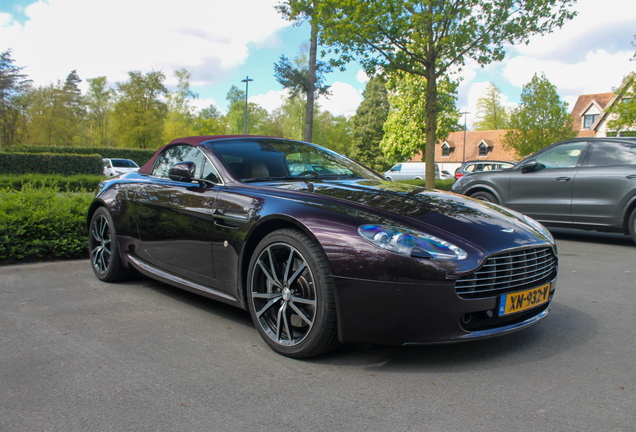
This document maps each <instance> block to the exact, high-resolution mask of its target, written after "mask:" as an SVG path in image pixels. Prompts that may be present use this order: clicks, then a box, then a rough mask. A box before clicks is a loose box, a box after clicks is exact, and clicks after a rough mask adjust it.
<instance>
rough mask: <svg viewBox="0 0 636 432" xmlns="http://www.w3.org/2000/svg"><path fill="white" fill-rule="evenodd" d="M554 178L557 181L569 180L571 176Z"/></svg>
mask: <svg viewBox="0 0 636 432" xmlns="http://www.w3.org/2000/svg"><path fill="white" fill-rule="evenodd" d="M555 180H556V181H558V182H564V181H570V180H571V177H557V178H555Z"/></svg>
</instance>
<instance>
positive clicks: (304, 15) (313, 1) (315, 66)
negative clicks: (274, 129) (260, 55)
mask: <svg viewBox="0 0 636 432" xmlns="http://www.w3.org/2000/svg"><path fill="white" fill-rule="evenodd" d="M318 1H319V0H286V1H284V2H283V3H279V4H278V5H277V6H276V9H277V10H278V12H279V13H281V14H282V15H283V17H284V18H285V19H287V20H289V21H294V22H295V23H297V24H300V23H302V22H303V21H305V20H309V21H310V24H311V36H310V38H309V61H308V62H305V61H303V62H302V64H303V65H304V64H307V74H306V81H305V79H304V78H303V74H300V75H294V74H293V73H292V72H293V70H291V69H289V68H288V69H285V68H284V67H283V69H281V71H280V72H281V74H280V78H282V79H283V81H281V80H279V82H280V83H281V84H282V85H283V87H285V88H290V89H292V91H293V87H296V86H298V85H300V86H301V87H302V86H304V87H305V91H304V93H305V95H306V96H307V103H306V104H305V136H304V139H305V141H307V142H311V141H312V135H313V129H314V100H315V93H316V89H317V88H318V91H319V92H322V91H324V92H325V93H324V94H327V86H324V84H323V83H322V74H323V73H325V72H330V71H331V68H330V67H329V66H327V65H326V64H324V63H323V62H318V61H317V57H316V53H317V50H318V33H319V23H318V22H316V20H315V19H314V14H315V10H316V6H317V4H318ZM320 1H321V0H320ZM282 63H283V58H281V64H282ZM281 66H283V65H281ZM288 66H291V65H289V64H288ZM276 67H278V65H276ZM278 72H279V71H277V79H278V78H279V75H278ZM284 82H287V83H288V84H285V83H284ZM288 85H292V87H288ZM316 86H318V87H316Z"/></svg>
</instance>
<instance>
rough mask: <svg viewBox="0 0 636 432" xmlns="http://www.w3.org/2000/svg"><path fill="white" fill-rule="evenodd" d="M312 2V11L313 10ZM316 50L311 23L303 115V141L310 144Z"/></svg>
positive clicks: (315, 30) (312, 122)
mask: <svg viewBox="0 0 636 432" xmlns="http://www.w3.org/2000/svg"><path fill="white" fill-rule="evenodd" d="M315 3H316V1H315V0H314V9H315V6H316V5H315ZM317 49H318V26H317V25H315V24H314V22H313V20H312V21H311V40H310V42H309V85H308V86H307V111H306V113H305V141H306V142H311V134H312V131H313V128H314V93H315V92H316V89H315V84H316V51H317Z"/></svg>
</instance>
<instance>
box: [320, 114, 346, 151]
mask: <svg viewBox="0 0 636 432" xmlns="http://www.w3.org/2000/svg"><path fill="white" fill-rule="evenodd" d="M317 113H318V114H317V115H316V120H315V122H314V131H313V135H314V143H316V144H318V145H321V146H323V147H327V148H329V149H331V150H335V151H337V152H339V153H342V154H345V155H349V154H351V147H352V145H351V140H352V138H351V129H352V124H353V122H352V121H351V120H350V119H348V118H347V117H345V116H343V115H340V116H334V115H333V114H331V113H330V112H329V111H317Z"/></svg>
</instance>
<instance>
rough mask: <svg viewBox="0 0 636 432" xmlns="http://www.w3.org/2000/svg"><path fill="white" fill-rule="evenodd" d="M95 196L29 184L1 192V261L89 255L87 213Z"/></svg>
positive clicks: (10, 261) (9, 261)
mask: <svg viewBox="0 0 636 432" xmlns="http://www.w3.org/2000/svg"><path fill="white" fill-rule="evenodd" d="M91 200H92V195H91V194H89V193H86V192H80V193H68V192H61V191H60V190H59V189H58V188H57V187H56V186H53V187H48V186H35V185H33V184H31V183H27V184H25V185H24V186H23V187H22V190H21V191H16V190H12V189H8V188H7V189H2V190H0V262H2V263H12V262H18V261H39V260H45V259H67V258H83V257H87V256H88V237H87V232H86V210H87V209H88V206H89V204H90V202H91Z"/></svg>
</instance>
